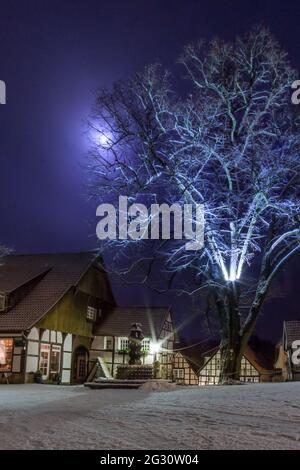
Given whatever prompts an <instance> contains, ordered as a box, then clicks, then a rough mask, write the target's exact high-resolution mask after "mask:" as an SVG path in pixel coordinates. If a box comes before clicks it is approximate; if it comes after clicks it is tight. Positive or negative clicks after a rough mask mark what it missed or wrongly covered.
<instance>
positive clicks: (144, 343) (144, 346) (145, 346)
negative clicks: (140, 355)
mask: <svg viewBox="0 0 300 470" xmlns="http://www.w3.org/2000/svg"><path fill="white" fill-rule="evenodd" d="M150 343H151V340H150V339H149V338H144V339H143V341H142V349H144V350H145V351H147V352H149V351H150Z"/></svg>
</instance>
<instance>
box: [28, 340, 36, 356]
mask: <svg viewBox="0 0 300 470" xmlns="http://www.w3.org/2000/svg"><path fill="white" fill-rule="evenodd" d="M27 354H32V355H33V356H37V355H38V354H39V343H35V342H33V341H28V343H27Z"/></svg>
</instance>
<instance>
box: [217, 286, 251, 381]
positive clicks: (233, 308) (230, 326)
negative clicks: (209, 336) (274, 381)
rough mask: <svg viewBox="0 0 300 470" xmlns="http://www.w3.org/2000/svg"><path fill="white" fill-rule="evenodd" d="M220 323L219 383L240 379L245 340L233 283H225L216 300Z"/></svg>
mask: <svg viewBox="0 0 300 470" xmlns="http://www.w3.org/2000/svg"><path fill="white" fill-rule="evenodd" d="M217 306H218V311H219V319H220V323H221V344H220V355H221V364H220V377H219V381H220V383H230V382H231V381H232V380H239V379H240V370H241V360H242V357H243V352H244V349H245V342H244V341H243V340H242V336H241V324H240V320H241V319H240V312H239V292H238V290H237V287H236V285H235V283H230V284H227V286H226V288H225V290H223V292H222V295H220V296H218V301H217Z"/></svg>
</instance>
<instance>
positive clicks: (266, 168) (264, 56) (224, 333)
mask: <svg viewBox="0 0 300 470" xmlns="http://www.w3.org/2000/svg"><path fill="white" fill-rule="evenodd" d="M180 63H181V64H182V66H183V68H184V70H185V75H186V80H187V81H186V89H187V90H188V92H187V93H186V95H182V94H181V95H180V94H179V93H178V92H177V91H176V88H175V87H174V86H173V85H172V83H173V80H172V76H171V74H169V73H167V72H164V71H163V70H162V67H161V66H159V65H152V66H149V67H147V68H146V69H145V70H144V72H143V73H140V74H136V75H135V76H134V77H133V78H132V79H130V80H128V81H127V82H125V83H117V84H116V85H115V86H114V88H113V90H111V91H108V90H101V91H100V92H99V93H98V96H97V100H96V103H95V107H94V110H93V114H92V116H91V119H90V132H91V133H92V136H93V137H92V138H93V142H94V143H93V146H92V148H91V152H90V157H91V158H90V164H89V170H90V176H91V178H90V193H91V194H92V195H94V196H97V197H98V198H100V200H101V201H105V202H107V201H108V200H110V201H116V200H117V198H118V197H119V195H120V194H121V195H125V196H127V197H128V200H129V201H130V202H141V201H142V202H144V203H152V202H157V203H162V202H167V203H169V204H173V203H180V204H204V206H205V245H204V248H203V250H201V251H194V252H191V251H189V252H188V251H186V250H185V246H184V243H183V242H182V241H181V240H155V241H150V240H145V239H138V240H134V241H133V240H120V239H117V240H107V243H106V244H104V247H105V246H108V247H112V246H113V248H114V250H113V251H112V250H111V251H110V256H111V264H112V266H113V265H114V267H115V268H117V269H122V268H121V267H122V266H123V267H124V266H125V265H126V263H129V264H130V263H131V262H132V261H133V259H135V261H134V262H135V263H136V259H137V258H136V256H137V253H143V256H142V257H141V258H140V259H141V260H145V259H147V260H149V259H151V260H152V262H151V267H153V265H154V262H153V259H159V260H160V263H161V265H162V266H163V271H164V272H165V273H168V274H169V279H170V282H173V281H174V279H175V278H178V276H182V275H183V273H184V272H185V271H189V272H192V273H193V274H194V275H195V280H196V281H197V283H199V282H200V283H201V289H203V288H204V287H205V288H206V289H207V292H209V293H210V295H212V297H213V298H214V303H215V306H216V310H217V312H218V317H219V322H220V333H221V338H222V341H221V357H222V373H221V375H222V377H221V378H222V379H223V380H227V379H228V378H237V377H238V376H239V368H240V361H241V357H242V354H243V351H244V348H245V346H246V344H247V341H248V339H249V337H250V335H251V333H252V331H253V329H254V327H255V323H256V320H257V318H258V315H259V313H260V311H261V308H262V305H263V302H264V301H265V299H266V296H267V295H268V292H269V289H270V286H271V284H272V281H273V280H274V278H275V277H276V275H277V274H278V272H279V271H280V270H281V269H282V268H283V267H284V266H285V265H286V264H287V262H288V261H289V260H290V259H291V257H292V256H294V255H295V254H296V253H297V252H298V251H299V247H300V225H299V209H300V160H299V150H300V133H299V124H300V121H299V115H298V114H297V113H298V112H297V111H296V110H295V107H293V105H292V104H291V100H290V97H291V88H290V87H291V84H292V83H293V81H294V80H295V78H296V73H295V71H293V70H292V68H291V67H290V64H289V61H288V58H287V54H286V53H285V52H284V51H283V50H282V49H281V48H280V46H279V44H278V43H277V42H276V40H275V39H274V38H273V37H272V35H271V34H270V33H269V31H268V30H266V29H264V28H254V29H253V30H252V31H251V32H250V33H249V34H248V35H246V36H245V37H244V38H238V39H237V40H236V41H234V42H233V43H225V42H223V41H221V40H214V41H212V42H211V43H209V44H207V43H205V42H199V43H198V44H193V45H188V46H187V47H185V48H184V51H183V54H182V56H181V57H180ZM112 253H113V254H112ZM145 253H147V256H145ZM122 257H123V259H121V258H122ZM150 273H151V268H150V270H149V271H148V275H150ZM250 280H251V288H249V285H250ZM191 292H194V286H193V287H192V288H191ZM245 305H248V308H245Z"/></svg>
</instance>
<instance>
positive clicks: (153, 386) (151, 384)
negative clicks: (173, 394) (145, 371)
mask: <svg viewBox="0 0 300 470" xmlns="http://www.w3.org/2000/svg"><path fill="white" fill-rule="evenodd" d="M140 388H141V389H142V390H149V391H153V392H163V391H168V390H175V389H176V388H177V385H176V384H174V383H172V382H168V381H167V380H155V379H154V380H147V382H145V383H144V384H143V385H142V386H141V387H140Z"/></svg>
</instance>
